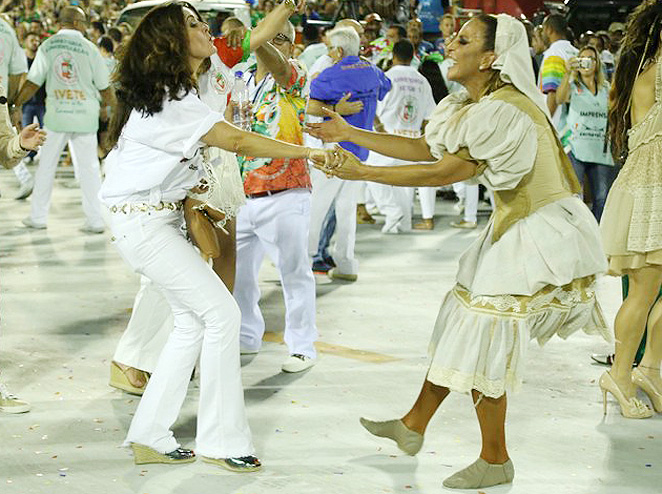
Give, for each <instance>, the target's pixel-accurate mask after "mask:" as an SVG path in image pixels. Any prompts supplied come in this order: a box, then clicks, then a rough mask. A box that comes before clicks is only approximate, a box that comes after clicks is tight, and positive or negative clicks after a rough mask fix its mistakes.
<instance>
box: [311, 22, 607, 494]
mask: <svg viewBox="0 0 662 494" xmlns="http://www.w3.org/2000/svg"><path fill="white" fill-rule="evenodd" d="M448 51H449V56H450V58H452V59H453V60H454V61H455V64H454V65H453V66H452V67H451V68H450V69H449V71H448V77H449V78H451V79H452V80H455V81H457V82H460V83H462V85H464V87H465V88H466V91H465V92H460V93H455V94H452V95H450V96H448V97H447V98H445V99H444V100H443V101H442V102H441V103H440V104H439V105H438V106H437V109H436V110H435V112H434V113H433V115H432V117H431V119H430V123H429V124H428V126H427V127H426V134H425V136H424V137H422V138H420V139H408V138H405V137H399V136H389V135H386V134H375V133H368V132H366V131H361V130H358V129H354V128H351V127H349V126H347V125H346V124H345V123H344V122H342V121H341V119H339V118H337V117H336V115H332V116H333V118H332V119H331V121H330V123H328V124H320V125H322V126H324V125H326V131H325V130H324V128H322V129H319V130H318V131H317V134H318V135H320V136H321V137H322V138H324V139H325V140H336V139H338V140H342V141H345V140H348V141H353V142H355V143H357V144H359V145H361V146H366V147H368V148H370V149H372V150H375V151H377V152H379V153H382V154H386V155H391V156H393V157H398V158H403V159H405V158H406V159H409V160H411V159H412V158H414V160H416V161H433V162H434V163H432V164H430V165H428V164H425V165H409V166H401V167H388V168H377V167H369V166H366V165H363V164H361V163H360V162H358V160H357V159H356V158H355V157H354V156H353V155H351V154H349V153H344V152H342V151H341V150H336V154H335V158H334V160H333V161H332V162H329V164H328V167H327V172H328V173H332V174H336V175H338V176H339V177H340V178H343V179H360V180H371V181H377V182H382V183H390V184H393V185H403V186H414V185H419V186H420V185H437V186H439V185H447V184H450V183H453V182H457V181H462V180H468V179H472V180H474V181H477V182H480V183H481V184H483V185H485V186H486V187H488V188H489V189H491V190H493V191H494V193H495V199H496V210H495V213H494V214H493V215H492V218H491V220H490V223H489V224H488V225H487V227H486V228H485V230H484V232H483V233H482V234H481V236H480V237H479V238H478V239H477V240H476V242H475V243H474V244H472V246H471V247H470V248H469V249H468V250H467V251H466V252H465V253H464V255H463V256H462V258H461V259H460V263H459V272H458V275H457V284H456V285H455V287H454V288H453V289H452V290H451V291H450V292H449V293H448V294H447V295H446V297H445V299H444V301H443V303H442V306H441V309H440V312H439V316H438V318H437V323H436V326H435V331H434V335H433V337H432V342H431V344H430V356H431V362H430V367H429V370H428V374H427V377H426V380H425V382H424V384H423V388H422V390H421V392H420V395H419V397H418V399H417V401H416V403H415V404H414V406H413V407H412V408H411V410H410V411H409V412H408V413H407V414H406V415H404V417H402V418H401V419H396V420H389V421H385V422H374V421H371V420H366V419H362V420H361V422H362V424H363V425H364V426H365V427H366V429H368V430H369V431H370V432H371V433H373V434H375V435H377V436H382V437H388V438H390V439H393V440H395V441H396V442H397V444H398V446H399V447H400V448H401V449H402V450H404V451H405V452H407V453H408V454H412V455H413V454H416V453H417V452H418V451H419V450H420V448H421V445H422V443H423V434H424V432H425V429H426V427H427V425H428V423H429V421H430V419H431V418H432V416H433V415H434V413H435V412H436V410H437V408H438V407H439V405H440V404H441V403H442V402H443V400H444V399H445V398H446V396H448V394H449V393H450V392H451V391H459V392H462V393H471V394H472V396H473V400H474V404H475V408H476V414H477V416H478V422H479V425H480V430H481V436H482V449H481V452H480V457H479V458H478V460H477V461H476V462H474V463H473V464H472V465H470V466H469V467H467V468H465V469H463V470H460V471H459V472H457V473H455V474H454V475H452V476H451V477H449V478H448V479H446V480H445V481H444V485H445V486H446V487H450V488H464V489H471V488H480V487H489V486H491V485H496V484H502V483H509V482H512V480H513V478H514V467H513V463H512V461H511V460H510V458H509V455H508V451H507V449H506V439H505V417H506V390H512V389H514V388H517V387H518V386H519V384H520V382H521V378H522V373H523V361H524V355H525V353H526V346H527V343H528V341H529V340H530V339H537V340H538V341H539V342H540V343H541V344H542V343H545V342H546V341H548V340H549V339H550V338H551V337H552V336H553V335H555V334H558V335H559V336H561V337H563V338H565V337H567V336H568V335H569V334H571V333H573V332H574V331H577V330H579V329H584V330H585V331H588V332H602V333H603V334H605V336H606V335H607V328H606V325H605V323H604V320H603V318H602V316H601V311H600V308H599V306H598V304H597V301H596V299H595V293H594V289H593V284H594V280H595V275H596V274H598V273H600V272H602V271H604V270H605V268H606V260H605V256H604V254H603V252H602V249H601V246H600V236H599V231H598V225H597V223H596V221H595V219H594V218H593V215H592V214H591V212H590V211H589V210H588V208H587V207H586V206H585V205H584V204H583V203H582V201H581V200H580V199H579V198H578V197H577V196H576V193H577V192H578V191H579V184H578V183H577V179H576V178H575V176H574V173H573V170H572V166H571V164H570V162H569V160H568V158H567V156H566V155H565V153H564V152H563V149H562V147H561V144H560V143H559V141H558V139H557V137H556V134H555V132H554V128H553V127H552V124H551V122H550V120H549V113H548V111H547V107H546V105H545V102H544V100H543V98H542V95H541V94H540V92H539V91H538V89H537V88H536V87H535V85H534V78H533V67H532V65H531V57H530V56H529V50H528V43H527V37H526V32H525V29H524V26H523V25H522V24H521V23H520V22H519V21H518V20H516V19H514V18H513V17H510V16H508V15H503V14H502V15H499V16H496V17H494V16H489V15H480V16H477V17H475V18H473V19H472V20H471V21H469V22H468V23H466V24H465V25H464V26H463V27H462V29H461V31H460V32H459V34H458V36H457V37H456V38H455V39H454V40H453V41H452V42H451V43H450V44H449V46H448ZM313 131H314V130H313ZM322 167H323V165H322ZM323 168H324V167H323Z"/></svg>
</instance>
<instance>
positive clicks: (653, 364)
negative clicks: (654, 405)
mask: <svg viewBox="0 0 662 494" xmlns="http://www.w3.org/2000/svg"><path fill="white" fill-rule="evenodd" d="M661 361H662V299H660V300H658V301H657V302H656V303H655V305H654V306H653V310H651V313H650V315H649V316H648V333H647V335H646V352H645V353H644V357H643V358H642V359H641V363H640V364H639V370H641V371H642V372H643V373H644V374H645V375H646V376H647V377H648V378H649V379H650V380H651V381H652V382H653V384H654V385H655V387H656V389H658V390H660V391H662V377H661V376H660V363H661Z"/></svg>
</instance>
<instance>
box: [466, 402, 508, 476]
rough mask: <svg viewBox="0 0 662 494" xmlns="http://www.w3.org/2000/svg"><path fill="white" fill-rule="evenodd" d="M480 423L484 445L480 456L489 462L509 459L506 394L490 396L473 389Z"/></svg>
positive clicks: (501, 461) (497, 462) (493, 462)
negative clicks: (495, 396)
mask: <svg viewBox="0 0 662 494" xmlns="http://www.w3.org/2000/svg"><path fill="white" fill-rule="evenodd" d="M471 395H472V397H473V400H474V405H475V408H476V415H477V416H478V423H479V424H480V435H481V437H482V441H483V447H482V449H481V451H480V457H481V458H482V459H483V460H485V461H486V462H487V463H492V464H502V463H505V462H506V461H508V451H507V450H506V406H507V400H506V395H505V394H504V395H502V396H500V397H499V398H488V397H487V396H484V395H483V394H482V393H479V392H478V391H476V390H475V389H474V390H472V391H471Z"/></svg>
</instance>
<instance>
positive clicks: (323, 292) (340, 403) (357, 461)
mask: <svg viewBox="0 0 662 494" xmlns="http://www.w3.org/2000/svg"><path fill="white" fill-rule="evenodd" d="M69 181H70V179H67V178H63V179H60V180H58V182H57V185H56V190H55V193H54V196H53V207H52V212H51V217H50V220H49V228H48V230H47V231H42V232H31V231H27V230H25V229H24V228H22V227H21V225H20V220H21V218H23V217H25V216H26V215H27V213H28V209H29V204H28V203H21V202H17V201H14V200H12V199H11V197H12V196H13V194H14V193H15V191H16V185H15V183H14V179H13V175H12V174H11V173H9V172H2V173H0V191H2V198H1V199H0V210H1V211H2V214H1V215H0V273H1V274H0V276H1V277H2V278H1V282H2V288H1V292H0V293H1V301H0V309H1V311H2V320H1V329H2V337H1V339H0V345H1V346H0V349H1V352H0V366H1V368H2V371H3V381H4V382H6V383H7V384H8V385H9V386H10V387H11V389H12V390H14V391H15V392H16V393H17V394H18V395H20V396H21V397H23V398H25V399H27V400H29V401H30V402H31V403H32V405H33V410H32V411H31V412H30V413H28V414H23V415H16V416H9V415H1V416H0V444H2V446H1V448H0V493H2V494H31V493H49V494H59V493H67V494H72V493H86V494H88V493H90V492H92V493H94V494H106V493H109V494H111V493H112V494H124V493H140V494H164V493H192V494H193V493H195V494H206V493H214V494H230V493H232V494H253V493H255V494H293V493H306V494H308V493H310V494H313V493H323V494H340V493H352V494H372V493H375V494H381V493H412V494H414V493H417V494H423V493H425V494H432V493H440V492H451V491H445V490H444V489H443V488H442V486H441V481H442V480H443V478H445V477H446V476H448V475H449V474H451V473H453V472H454V471H456V470H457V469H459V468H461V467H464V466H465V465H467V464H468V463H470V462H472V461H473V460H474V459H475V457H476V456H477V453H478V448H479V442H478V427H477V422H476V420H475V418H474V412H473V409H472V405H471V402H470V399H469V398H468V397H466V396H463V395H457V396H451V397H449V398H448V400H447V402H446V403H445V404H444V405H443V407H442V408H441V409H440V411H439V412H438V414H437V416H436V417H435V419H434V420H433V422H432V424H431V426H430V428H429V430H428V434H427V437H426V442H425V445H424V447H423V450H422V451H421V453H420V454H419V455H418V456H417V457H414V458H412V457H407V456H403V455H402V454H401V453H400V452H399V451H398V450H397V449H396V448H395V447H394V446H393V445H391V444H389V443H388V442H386V441H383V440H378V439H376V438H373V437H371V436H370V435H369V434H368V433H367V432H365V431H363V430H362V428H361V427H360V425H359V423H358V417H359V416H362V415H365V416H367V417H371V418H377V419H385V418H391V417H395V416H398V415H400V414H402V413H403V412H404V411H406V410H407V409H408V407H409V406H410V405H411V403H412V400H413V399H414V398H415V396H416V394H417V392H418V387H419V386H420V383H421V381H422V379H423V378H424V375H425V370H426V348H427V343H428V339H429V336H430V333H431V329H432V326H433V323H434V319H435V316H436V312H437V309H438V307H439V304H440V301H441V298H442V296H443V294H444V293H445V292H446V291H447V290H448V289H449V288H450V287H451V286H452V284H453V279H454V278H453V277H454V272H455V270H456V263H457V259H458V256H459V254H460V253H461V252H462V250H463V249H464V248H466V247H467V245H468V244H469V243H470V242H471V241H472V239H474V238H475V237H476V235H477V232H476V231H459V230H454V229H451V228H449V227H448V226H447V225H448V222H449V221H450V220H452V219H453V217H452V216H450V212H451V211H452V207H451V204H450V203H448V202H445V203H444V202H442V201H439V212H440V215H439V216H438V217H437V224H438V225H437V228H436V229H435V231H434V232H431V233H417V234H410V235H400V236H384V235H382V234H381V233H380V232H379V226H378V225H374V226H373V225H361V226H360V227H359V234H358V240H357V252H358V255H359V258H360V260H361V268H360V274H359V280H358V282H356V283H354V284H342V285H341V284H320V285H318V326H319V330H320V335H321V337H320V351H321V359H320V361H319V364H318V365H317V366H316V367H314V368H313V369H311V370H310V371H309V372H306V373H303V374H300V375H285V374H283V373H281V372H280V364H281V363H282V361H283V360H284V358H285V357H286V349H285V347H284V346H283V345H282V344H281V343H280V340H281V335H280V333H281V331H282V327H283V302H282V297H281V293H280V290H279V286H278V282H277V274H276V272H275V271H274V269H273V267H272V266H271V265H270V264H269V263H265V266H264V269H263V271H262V274H261V280H262V283H261V286H262V289H263V301H262V306H263V308H264V311H265V313H266V317H267V324H268V328H269V329H268V330H269V331H270V333H269V334H268V335H267V338H266V339H267V342H266V343H265V344H264V346H263V350H262V351H261V352H260V353H259V354H258V355H257V356H255V357H254V358H252V359H246V360H245V361H244V369H243V378H244V383H245V386H246V401H247V404H248V411H249V418H250V422H251V426H252V429H253V434H254V438H255V443H256V447H257V449H258V451H259V454H260V457H261V458H262V460H263V462H264V465H265V468H264V470H263V471H262V472H260V473H257V474H248V475H239V474H232V473H229V472H225V471H221V470H217V469H215V468H213V467H211V466H210V465H207V464H203V463H201V462H198V463H195V464H192V465H186V466H178V467H170V466H151V465H148V466H142V467H139V466H134V465H133V463H132V459H131V457H130V454H129V452H128V451H126V450H125V449H123V448H121V447H120V444H121V441H122V439H123V437H124V434H125V432H126V430H127V427H128V424H129V421H130V420H131V415H132V413H133V411H134V410H135V407H136V404H137V400H136V398H134V397H131V396H129V395H126V394H122V393H121V392H118V391H115V390H112V389H111V388H109V387H108V386H107V379H108V370H109V361H110V358H111V356H112V352H113V350H114V346H115V344H116V342H117V340H118V338H119V336H120V334H121V332H122V330H123V328H124V326H125V325H126V322H127V321H128V318H129V311H130V307H131V304H132V300H133V296H134V294H135V292H136V290H137V287H138V280H137V278H136V277H135V276H134V275H133V274H132V273H130V272H129V271H128V270H127V268H126V267H125V266H124V264H123V263H122V261H121V260H120V258H119V256H118V255H117V253H116V252H115V250H114V248H113V247H112V245H110V243H109V239H108V236H107V235H96V236H95V235H92V236H90V235H84V234H81V233H79V232H78V228H79V227H80V226H81V225H82V223H83V219H82V213H81V208H80V193H79V191H78V190H76V189H75V188H70V187H66V186H65V185H67V184H69ZM444 213H446V214H445V215H444ZM485 221H486V217H482V218H481V222H482V224H484V223H485ZM600 298H601V300H602V302H603V304H604V307H605V312H607V314H608V317H609V319H610V320H612V319H613V313H614V311H615V310H616V308H617V307H618V303H619V298H620V294H619V284H618V280H615V279H604V280H602V281H601V284H600ZM609 348H610V346H609V345H608V344H606V343H604V342H601V341H600V340H598V339H596V338H595V337H588V336H585V335H583V334H578V335H575V336H573V337H572V338H571V339H570V340H569V341H565V342H564V341H560V340H554V341H552V342H550V343H549V344H548V345H547V346H546V347H545V348H544V349H540V348H539V347H538V346H537V345H536V344H534V343H531V344H530V346H529V349H530V353H529V358H528V371H527V375H526V382H525V385H524V387H523V390H522V392H521V393H519V394H516V395H514V396H512V397H511V398H510V409H509V415H508V439H509V444H510V451H511V456H512V458H513V461H514V462H515V468H516V471H517V474H516V479H515V483H514V484H513V485H512V486H509V487H498V488H494V489H490V490H488V492H494V493H506V492H508V493H513V494H519V493H523V494H524V493H526V494H538V493H540V494H548V493H572V494H576V493H586V494H589V493H590V494H595V493H605V494H622V493H627V494H630V493H642V494H643V493H653V492H660V484H661V483H662V442H661V440H660V439H661V438H662V427H661V425H662V423H661V421H662V417H660V416H657V417H655V418H653V419H650V420H642V421H635V420H627V419H624V418H622V417H621V416H620V414H619V413H618V408H617V406H616V404H615V403H614V402H610V404H609V409H608V414H607V416H606V418H603V415H602V403H601V396H600V392H599V390H598V387H597V384H596V380H597V378H598V377H599V376H600V373H601V372H602V371H603V369H602V368H599V367H597V366H594V365H591V363H590V360H589V354H590V353H592V352H595V351H607V350H608V349H609ZM197 394H198V389H197V383H196V382H194V383H193V385H192V386H191V388H190V391H189V398H188V400H187V402H186V404H185V406H184V409H183V411H182V414H181V417H180V420H179V422H178V423H177V424H176V427H175V433H176V435H177V436H178V437H179V439H180V440H181V441H182V442H183V443H184V444H186V445H192V440H193V437H194V428H195V421H194V413H195V403H196V399H197ZM468 492H471V491H468ZM473 492H476V491H473Z"/></svg>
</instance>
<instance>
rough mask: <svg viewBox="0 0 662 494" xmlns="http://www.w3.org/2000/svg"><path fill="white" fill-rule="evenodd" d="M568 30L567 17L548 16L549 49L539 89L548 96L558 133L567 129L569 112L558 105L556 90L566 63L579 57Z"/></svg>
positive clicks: (545, 31)
mask: <svg viewBox="0 0 662 494" xmlns="http://www.w3.org/2000/svg"><path fill="white" fill-rule="evenodd" d="M567 29H568V24H567V23H566V20H565V17H563V16H562V15H560V14H551V15H548V16H547V17H545V20H544V21H543V24H542V35H543V39H544V41H545V44H547V45H548V46H549V48H547V50H545V53H544V54H543V60H542V65H541V68H540V73H539V74H538V87H539V88H540V90H541V91H542V92H543V93H544V94H546V95H547V107H548V108H549V113H550V115H552V121H553V122H554V126H555V127H556V131H557V132H561V131H562V130H563V128H564V127H565V121H566V116H567V113H568V111H567V108H565V105H562V106H560V107H559V106H558V105H557V103H556V90H557V89H558V87H559V86H560V85H561V81H562V80H563V76H564V75H565V71H566V61H567V60H569V59H571V58H572V57H575V56H577V48H575V47H574V46H572V44H571V43H570V41H568V40H567V39H566V32H567Z"/></svg>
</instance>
